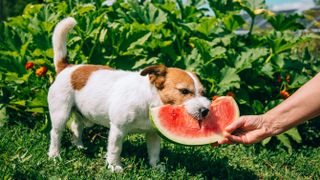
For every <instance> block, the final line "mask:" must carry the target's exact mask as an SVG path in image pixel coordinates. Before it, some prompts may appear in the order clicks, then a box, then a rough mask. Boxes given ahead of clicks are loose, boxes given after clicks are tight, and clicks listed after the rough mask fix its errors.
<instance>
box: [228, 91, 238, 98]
mask: <svg viewBox="0 0 320 180" xmlns="http://www.w3.org/2000/svg"><path fill="white" fill-rule="evenodd" d="M227 96H231V97H233V98H234V97H235V96H236V95H235V94H234V93H233V92H232V91H229V92H227Z"/></svg>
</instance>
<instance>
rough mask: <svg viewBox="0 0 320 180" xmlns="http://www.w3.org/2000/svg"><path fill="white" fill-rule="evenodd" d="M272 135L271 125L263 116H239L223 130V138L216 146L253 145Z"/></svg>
mask: <svg viewBox="0 0 320 180" xmlns="http://www.w3.org/2000/svg"><path fill="white" fill-rule="evenodd" d="M272 134H273V133H272V130H271V123H269V122H268V121H267V119H266V117H265V116H264V115H251V116H241V117H240V118H239V119H237V120H236V121H234V122H233V123H231V124H230V125H229V126H227V127H226V128H225V133H224V138H223V139H221V140H219V141H218V143H217V144H232V143H241V144H253V143H257V142H260V141H262V140H263V139H265V138H267V137H269V136H272ZM217 144H213V146H215V145H217Z"/></svg>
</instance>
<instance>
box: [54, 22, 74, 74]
mask: <svg viewBox="0 0 320 180" xmlns="http://www.w3.org/2000/svg"><path fill="white" fill-rule="evenodd" d="M76 24H77V21H76V20H75V19H74V18H72V17H68V18H65V19H63V20H62V21H60V22H59V23H58V24H57V25H56V27H55V29H54V31H53V36H52V44H53V52H54V57H53V62H54V65H55V66H57V64H58V61H61V60H62V59H63V58H65V57H66V56H67V45H66V42H67V35H68V32H69V31H70V30H71V29H72V28H73V27H74V26H75V25H76ZM56 70H57V69H56Z"/></svg>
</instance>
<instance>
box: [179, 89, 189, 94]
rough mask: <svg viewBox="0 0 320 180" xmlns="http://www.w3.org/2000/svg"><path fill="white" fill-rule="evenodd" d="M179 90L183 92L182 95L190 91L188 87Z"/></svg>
mask: <svg viewBox="0 0 320 180" xmlns="http://www.w3.org/2000/svg"><path fill="white" fill-rule="evenodd" d="M180 92H181V94H184V95H187V94H190V93H191V91H190V90H189V89H185V88H184V89H180Z"/></svg>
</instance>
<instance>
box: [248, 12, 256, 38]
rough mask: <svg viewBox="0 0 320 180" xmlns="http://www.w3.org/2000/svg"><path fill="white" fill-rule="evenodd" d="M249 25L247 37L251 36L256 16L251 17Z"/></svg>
mask: <svg viewBox="0 0 320 180" xmlns="http://www.w3.org/2000/svg"><path fill="white" fill-rule="evenodd" d="M251 19H252V20H251V25H250V30H249V33H248V35H249V36H250V35H251V34H252V31H253V25H254V21H255V19H256V16H251Z"/></svg>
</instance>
